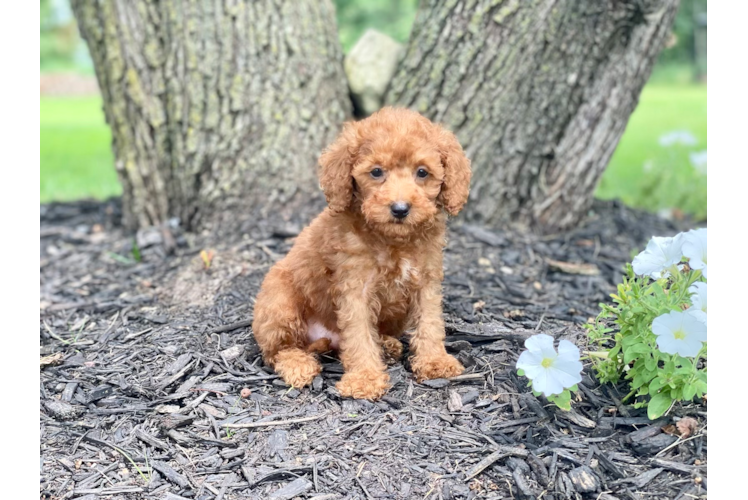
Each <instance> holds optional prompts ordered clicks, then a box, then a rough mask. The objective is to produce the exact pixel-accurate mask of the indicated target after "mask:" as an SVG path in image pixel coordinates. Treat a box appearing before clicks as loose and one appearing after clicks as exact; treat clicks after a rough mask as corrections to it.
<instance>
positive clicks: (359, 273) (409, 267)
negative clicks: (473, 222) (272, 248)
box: [252, 108, 470, 400]
mask: <svg viewBox="0 0 748 500" xmlns="http://www.w3.org/2000/svg"><path fill="white" fill-rule="evenodd" d="M319 178H320V186H321V188H322V190H323V191H324V193H325V197H326V199H327V204H328V207H327V208H326V209H325V211H324V212H322V214H320V215H319V216H318V217H317V218H316V219H315V220H314V221H313V222H312V223H311V224H310V225H309V226H308V227H307V228H305V229H304V230H303V231H302V232H301V234H300V235H299V236H298V238H297V239H296V242H295V244H294V246H293V248H292V249H291V251H290V252H289V253H288V255H287V256H286V257H285V258H284V259H283V260H281V261H280V262H278V263H277V264H275V265H274V266H273V267H272V269H270V271H269V272H268V274H267V276H266V277H265V280H264V282H263V284H262V289H261V290H260V293H259V294H258V295H257V300H256V303H255V307H254V322H253V323H252V329H253V331H254V335H255V338H256V339H257V343H258V344H259V346H260V348H261V350H262V355H263V359H264V361H265V363H266V364H268V365H269V366H272V367H273V368H274V369H275V371H276V373H278V375H280V376H281V377H282V378H283V380H285V381H286V383H288V384H290V385H292V386H294V387H303V386H305V385H308V384H310V383H311V382H312V380H313V379H314V377H315V376H316V375H317V374H319V373H320V371H321V370H322V367H321V365H320V363H319V361H318V360H317V358H316V356H315V354H317V353H320V352H325V351H327V350H330V349H334V350H338V351H339V356H340V360H341V362H342V363H343V368H344V370H345V373H344V374H343V377H342V378H341V379H340V381H339V382H338V384H337V388H338V390H339V391H340V394H341V395H343V396H349V397H353V398H363V399H372V400H375V399H378V398H380V397H382V396H383V395H384V394H385V392H386V391H387V389H388V387H389V376H388V375H387V372H386V371H385V368H386V366H385V361H384V355H385V354H386V355H387V356H388V357H390V358H395V359H398V358H400V357H401V355H402V344H401V343H400V341H399V340H398V338H399V337H401V336H402V334H403V333H404V332H406V331H408V330H413V333H412V336H411V338H410V351H411V353H412V359H411V366H412V368H413V372H414V374H415V376H416V378H417V379H418V381H422V380H426V379H433V378H441V377H452V376H455V375H459V374H461V373H462V372H463V370H464V368H463V367H462V365H461V364H460V363H459V362H458V361H457V360H456V359H455V358H454V357H452V356H450V355H449V354H447V352H446V350H445V348H444V321H443V320H442V304H441V301H442V293H441V283H442V279H443V277H444V274H443V270H442V250H443V247H444V244H445V231H446V220H447V215H448V214H449V215H456V214H457V213H458V212H459V211H460V210H461V209H462V207H463V205H464V204H465V202H466V201H467V198H468V190H469V187H470V161H469V160H468V159H467V158H466V157H465V154H464V153H463V151H462V147H461V146H460V144H459V143H458V142H457V139H456V138H455V136H454V135H453V134H452V133H451V132H449V131H447V130H445V129H444V128H442V127H440V126H439V125H435V124H434V123H432V122H430V121H429V120H428V119H426V118H424V117H423V116H421V115H419V114H418V113H416V112H414V111H410V110H407V109H398V108H384V109H382V110H380V111H379V112H377V113H375V114H374V115H372V116H370V117H369V118H366V119H364V120H361V121H359V122H351V123H347V124H345V126H344V129H343V131H342V132H341V134H340V136H339V137H338V138H337V139H336V141H335V142H334V143H333V144H332V145H331V146H330V147H328V148H327V149H326V150H325V151H324V152H323V154H322V155H321V157H320V159H319Z"/></svg>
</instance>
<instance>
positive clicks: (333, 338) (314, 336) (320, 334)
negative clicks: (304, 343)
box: [306, 321, 340, 349]
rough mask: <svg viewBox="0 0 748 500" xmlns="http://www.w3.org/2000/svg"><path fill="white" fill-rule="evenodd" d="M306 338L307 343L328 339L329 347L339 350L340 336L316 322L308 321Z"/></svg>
mask: <svg viewBox="0 0 748 500" xmlns="http://www.w3.org/2000/svg"><path fill="white" fill-rule="evenodd" d="M306 334H307V338H308V339H309V343H310V344H311V343H313V342H316V341H317V340H319V339H330V347H332V348H333V349H339V348H340V335H338V334H337V333H335V332H331V331H330V330H328V329H327V328H325V327H324V325H322V323H319V322H317V321H310V322H309V325H308V326H307V332H306Z"/></svg>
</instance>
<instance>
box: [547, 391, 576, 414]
mask: <svg viewBox="0 0 748 500" xmlns="http://www.w3.org/2000/svg"><path fill="white" fill-rule="evenodd" d="M548 401H550V402H551V403H554V404H555V405H556V406H558V407H559V408H561V409H562V410H566V411H569V410H571V393H570V392H569V390H568V389H564V392H562V393H561V394H557V395H554V396H548Z"/></svg>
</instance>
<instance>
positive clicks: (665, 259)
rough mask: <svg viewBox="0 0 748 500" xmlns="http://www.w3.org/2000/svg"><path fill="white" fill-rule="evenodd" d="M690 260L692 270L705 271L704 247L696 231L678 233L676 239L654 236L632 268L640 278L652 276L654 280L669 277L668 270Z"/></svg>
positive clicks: (636, 258) (637, 257) (635, 258)
mask: <svg viewBox="0 0 748 500" xmlns="http://www.w3.org/2000/svg"><path fill="white" fill-rule="evenodd" d="M683 257H687V258H688V265H689V267H691V269H704V267H705V266H706V265H705V264H704V260H703V246H702V244H701V239H700V238H699V236H698V234H697V233H696V231H688V232H687V233H678V234H677V235H675V236H674V237H672V238H670V237H661V236H653V237H652V239H651V240H649V243H647V248H645V249H644V251H643V252H641V253H640V254H639V255H637V256H636V257H634V261H633V262H632V266H633V268H634V272H635V273H636V274H638V275H640V276H651V277H652V278H654V279H659V278H662V277H663V276H667V275H668V274H669V273H668V268H670V267H672V266H674V265H677V264H678V263H680V261H681V260H682V259H683Z"/></svg>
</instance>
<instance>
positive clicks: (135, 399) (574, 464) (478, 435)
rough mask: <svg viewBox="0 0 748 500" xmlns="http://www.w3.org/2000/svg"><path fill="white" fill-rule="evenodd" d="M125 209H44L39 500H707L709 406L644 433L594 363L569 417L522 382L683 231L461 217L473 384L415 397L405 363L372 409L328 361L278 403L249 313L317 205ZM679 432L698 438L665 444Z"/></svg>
mask: <svg viewBox="0 0 748 500" xmlns="http://www.w3.org/2000/svg"><path fill="white" fill-rule="evenodd" d="M120 211H121V207H120V204H119V201H118V200H110V201H107V202H87V201H82V202H75V203H66V204H51V205H43V206H41V220H40V249H41V250H40V252H41V255H40V274H41V288H40V329H39V332H40V356H41V362H40V365H41V367H40V387H39V388H40V400H39V403H40V405H39V409H40V493H41V497H42V498H46V499H52V498H55V499H63V498H64V499H73V498H77V499H85V500H93V499H107V498H117V499H139V498H147V499H167V500H178V499H185V498H188V499H216V500H222V499H239V498H242V499H245V498H246V499H291V498H304V499H306V498H314V499H317V500H323V499H343V498H346V499H355V498H358V499H372V498H419V499H422V498H429V499H463V498H515V499H532V498H535V499H540V498H543V499H548V500H551V499H599V500H603V499H607V500H612V499H615V498H618V499H632V500H633V499H641V498H647V499H663V498H667V499H673V498H675V499H693V498H706V490H707V477H706V472H707V432H706V426H707V413H706V401H704V402H701V403H700V404H693V403H689V404H678V405H675V406H674V407H673V408H672V409H671V411H670V412H669V413H668V414H667V415H666V416H665V417H663V418H662V419H660V420H658V421H656V422H650V421H649V420H648V419H647V417H646V410H645V409H635V408H633V406H630V405H627V404H624V403H623V402H622V400H623V399H624V398H625V396H626V394H627V392H628V391H627V387H626V386H625V385H623V384H622V385H620V386H611V385H603V386H601V385H600V384H598V383H597V381H596V379H595V378H594V376H593V373H592V371H591V368H590V366H589V362H586V363H585V372H584V379H583V382H582V383H581V384H579V389H580V391H579V392H578V393H577V395H576V399H575V400H574V401H573V404H572V411H571V412H563V411H561V410H558V409H557V408H556V407H555V406H554V405H552V404H549V403H548V402H547V400H545V399H544V398H543V397H542V396H541V397H540V398H536V397H534V396H533V395H532V392H530V391H529V389H528V387H527V384H526V380H525V379H523V378H519V377H517V375H516V370H515V367H514V366H515V362H516V360H517V357H518V356H519V353H520V352H521V350H522V349H523V345H522V343H523V341H524V340H525V339H526V338H527V337H528V336H530V335H533V334H535V333H539V332H544V333H547V334H550V335H552V336H554V337H555V338H556V339H568V340H570V341H572V342H574V343H575V344H576V345H578V346H580V348H581V350H583V351H584V350H586V349H587V348H588V346H587V342H586V335H585V329H584V328H583V326H582V325H583V324H584V323H585V322H587V321H588V320H589V319H590V318H594V317H595V316H596V315H597V313H598V312H599V306H598V304H599V303H600V302H604V301H607V300H609V299H608V296H609V294H610V293H612V292H614V291H615V285H616V283H618V282H619V281H620V278H621V274H622V268H623V265H624V264H625V263H626V262H628V261H630V260H631V256H632V252H634V251H637V250H640V249H642V248H643V247H644V245H645V244H646V241H647V240H648V239H649V237H650V236H652V235H672V234H675V233H676V232H678V231H680V230H682V229H685V227H683V224H684V223H679V222H672V221H667V220H664V219H660V218H658V217H657V216H655V215H651V214H647V213H644V212H639V211H635V210H631V209H629V208H626V207H624V206H622V205H621V204H619V203H616V202H596V203H595V205H594V206H593V208H592V210H591V211H590V215H589V217H588V218H587V220H586V221H585V222H584V223H583V224H582V225H581V226H580V227H579V228H578V229H576V230H574V231H572V232H569V233H565V234H558V235H550V236H540V235H535V234H532V233H531V232H527V231H522V230H519V229H517V228H514V229H504V230H495V229H489V228H484V227H479V226H474V225H468V224H463V223H460V221H459V220H457V221H453V223H452V225H451V227H450V232H449V242H448V245H447V249H446V253H445V275H446V277H445V282H444V315H445V321H446V324H447V333H448V336H447V347H448V350H449V351H450V352H451V353H453V354H454V355H455V356H457V357H458V358H459V359H460V361H461V362H462V363H463V364H464V365H465V366H466V367H467V370H466V373H465V374H464V375H462V376H459V377H456V378H454V379H450V380H446V379H442V380H432V381H427V382H425V383H423V384H419V383H417V382H416V381H415V380H414V379H413V376H412V373H411V372H410V371H409V367H408V366H407V359H406V360H405V361H403V363H397V364H395V365H392V366H391V367H390V369H389V370H390V376H391V379H392V383H393V387H392V389H391V390H390V391H389V393H388V394H387V396H386V397H385V398H383V399H382V400H381V401H378V402H368V401H361V400H350V399H343V398H341V397H340V396H339V394H338V393H337V391H336V389H335V382H336V381H337V380H339V378H340V376H341V374H342V367H341V365H340V363H339V362H338V361H337V360H336V359H335V358H332V357H327V358H324V359H323V362H324V363H323V364H324V371H323V373H322V375H321V376H319V377H318V378H317V379H316V380H315V381H314V384H313V386H312V387H311V388H303V389H296V388H290V387H286V386H285V384H284V383H283V382H282V381H281V380H279V379H278V378H277V377H276V376H275V375H274V374H273V372H272V371H271V370H268V369H266V368H265V367H264V366H263V364H262V360H261V358H260V356H259V352H258V348H257V345H256V343H255V342H254V339H253V337H252V332H251V329H250V326H249V325H250V324H251V319H252V300H253V298H254V297H255V296H256V294H257V291H258V289H259V286H260V283H261V281H262V279H263V277H264V275H265V273H266V272H267V271H268V269H269V268H270V266H271V265H272V264H273V263H274V262H276V261H277V260H278V259H279V258H281V257H282V256H283V255H284V254H285V253H286V252H287V251H288V250H289V249H290V247H291V245H292V243H293V238H294V236H295V235H297V234H298V232H299V230H300V229H301V227H303V226H302V224H303V221H304V220H309V217H311V216H312V215H314V214H313V213H312V209H311V208H310V210H309V212H308V213H305V214H299V216H298V217H299V220H295V221H273V220H268V219H263V218H256V219H251V218H247V220H246V221H244V222H243V225H242V226H241V229H240V230H236V231H232V232H225V233H223V234H218V235H215V234H209V233H204V234H191V233H184V232H182V231H180V229H179V227H178V225H177V224H176V223H174V224H171V225H170V226H167V227H165V228H162V229H151V230H147V231H141V232H139V233H137V234H132V233H130V232H128V231H126V230H125V229H124V228H123V227H121V225H120ZM134 249H136V251H134ZM202 250H205V251H206V252H205V253H204V254H203V255H202V256H201V251H202ZM206 260H207V261H209V262H210V265H209V266H207V265H206ZM686 417H690V418H693V419H695V420H696V422H697V429H696V432H695V433H694V435H693V436H691V437H690V438H688V439H683V438H680V437H678V436H676V435H673V434H672V433H669V432H667V431H669V429H671V428H672V426H671V424H676V423H678V422H679V421H680V420H681V419H684V418H686Z"/></svg>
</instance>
